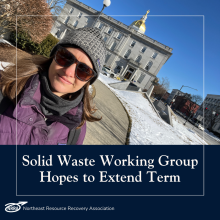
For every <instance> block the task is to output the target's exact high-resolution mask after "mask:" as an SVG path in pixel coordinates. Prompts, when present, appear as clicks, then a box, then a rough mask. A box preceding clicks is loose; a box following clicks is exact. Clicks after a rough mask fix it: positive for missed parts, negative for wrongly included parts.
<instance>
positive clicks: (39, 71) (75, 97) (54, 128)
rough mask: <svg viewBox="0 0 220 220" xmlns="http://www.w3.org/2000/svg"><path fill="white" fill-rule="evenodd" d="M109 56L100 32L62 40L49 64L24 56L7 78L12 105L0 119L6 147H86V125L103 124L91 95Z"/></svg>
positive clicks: (3, 83) (3, 84)
mask: <svg viewBox="0 0 220 220" xmlns="http://www.w3.org/2000/svg"><path fill="white" fill-rule="evenodd" d="M105 53H106V51H105V43H104V41H103V40H102V35H101V34H100V32H99V30H97V29H95V28H81V29H77V30H74V31H72V32H70V33H69V34H68V35H66V36H65V37H64V38H63V39H62V40H60V42H59V43H58V44H57V45H55V47H54V48H53V49H52V51H51V54H50V58H49V59H46V58H44V57H42V56H32V57H19V56H18V58H17V65H13V66H9V67H6V68H5V70H4V72H2V73H1V79H0V88H1V93H2V95H3V96H4V97H7V98H9V99H10V100H11V101H12V102H11V103H10V105H9V106H8V108H7V109H6V110H5V111H4V113H2V114H1V115H0V144H5V145H7V144H21V145H26V144H28V145H32V144H34V145H39V144H40V145H41V144H44V145H50V144H53V145H57V144H61V145H62V144H76V145H80V144H83V140H84V138H85V133H86V121H91V122H93V121H98V120H100V119H99V118H96V117H94V116H93V115H92V114H93V113H94V112H95V110H96V109H94V107H91V105H90V94H89V90H88V89H89V85H91V84H92V83H94V82H95V80H96V79H97V77H98V75H99V72H100V71H101V69H102V66H103V64H104V61H105ZM16 67H17V68H16ZM16 76H17V77H16ZM4 101H5V98H4V100H2V102H1V103H3V102H4Z"/></svg>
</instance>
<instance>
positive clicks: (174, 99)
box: [171, 85, 198, 107]
mask: <svg viewBox="0 0 220 220" xmlns="http://www.w3.org/2000/svg"><path fill="white" fill-rule="evenodd" d="M183 87H189V86H184V85H182V87H181V88H180V91H181V89H182V88H183ZM189 88H190V89H194V88H192V87H189ZM194 90H196V91H198V90H197V89H194ZM178 94H179V91H178V92H177V95H178ZM177 95H175V96H174V98H173V103H174V102H175V101H176V96H177ZM173 103H172V105H171V107H172V106H173Z"/></svg>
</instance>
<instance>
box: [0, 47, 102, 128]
mask: <svg viewBox="0 0 220 220" xmlns="http://www.w3.org/2000/svg"><path fill="white" fill-rule="evenodd" d="M17 52H18V51H17ZM17 55H18V56H17V65H16V60H15V58H14V59H12V62H11V63H12V64H11V65H9V66H7V67H3V69H4V71H1V74H0V89H1V90H2V94H3V96H7V97H8V98H9V99H11V100H12V101H13V103H14V104H16V96H17V99H19V95H20V94H21V92H22V90H23V88H24V86H25V84H26V82H27V81H28V79H29V78H30V77H31V76H33V75H34V74H37V73H39V71H40V70H46V71H48V69H49V67H50V64H51V63H52V61H53V57H54V56H52V57H50V58H46V57H44V56H41V55H29V54H28V55H26V54H25V55H24V54H20V53H18V54H17ZM16 66H17V72H16ZM16 81H17V83H16ZM16 85H17V93H16ZM89 85H90V83H89V82H87V83H86V84H85V85H84V95H83V103H84V105H83V115H82V122H81V124H80V125H79V126H78V127H77V128H80V127H82V125H83V124H84V123H85V121H90V122H94V121H99V120H101V118H97V117H95V116H93V114H94V113H95V112H96V111H97V109H96V108H95V105H94V104H93V103H92V97H91V94H90V92H89ZM69 98H70V99H71V98H72V96H69Z"/></svg>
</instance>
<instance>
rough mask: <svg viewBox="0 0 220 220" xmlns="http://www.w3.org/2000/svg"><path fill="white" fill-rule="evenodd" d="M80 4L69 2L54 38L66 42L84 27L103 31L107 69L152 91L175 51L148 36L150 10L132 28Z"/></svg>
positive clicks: (56, 28)
mask: <svg viewBox="0 0 220 220" xmlns="http://www.w3.org/2000/svg"><path fill="white" fill-rule="evenodd" d="M99 13H100V12H98V11H96V10H95V9H93V8H91V7H89V6H87V5H85V4H83V3H82V2H79V1H77V0H67V2H66V4H65V6H64V7H63V9H62V11H61V13H60V15H59V16H58V17H57V20H56V21H55V23H54V25H53V28H52V30H51V34H53V35H54V36H56V37H57V38H58V39H62V38H63V37H64V36H65V34H66V33H67V32H68V31H71V30H73V29H75V28H82V27H92V26H93V27H96V28H98V29H100V31H101V33H102V35H103V39H104V41H105V42H106V48H107V54H106V59H105V66H107V67H110V68H111V69H112V71H113V72H115V73H116V74H118V76H119V77H120V79H126V81H132V82H133V84H135V85H136V86H137V87H139V88H141V89H147V90H148V89H149V88H150V86H151V85H152V81H153V80H154V79H155V77H156V76H157V74H158V73H159V71H160V69H161V67H162V66H163V65H164V64H165V63H166V62H167V60H168V59H169V58H170V57H171V55H172V50H173V49H172V48H170V47H169V46H166V45H164V44H162V43H160V42H158V41H156V40H154V39H152V38H150V37H148V36H146V35H145V34H146V33H145V32H146V24H145V23H146V20H147V15H148V13H149V10H148V11H147V13H146V14H145V15H143V17H142V18H140V20H137V21H134V22H133V23H132V24H131V25H130V26H127V25H125V24H123V23H122V22H120V21H118V20H116V19H114V18H112V17H110V16H108V15H105V14H102V15H101V16H100V17H99V19H98V21H96V18H97V16H98V15H99Z"/></svg>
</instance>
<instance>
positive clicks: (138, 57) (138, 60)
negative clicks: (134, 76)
mask: <svg viewBox="0 0 220 220" xmlns="http://www.w3.org/2000/svg"><path fill="white" fill-rule="evenodd" d="M141 58H142V57H141V55H139V56H137V58H136V59H135V62H137V63H140V61H141Z"/></svg>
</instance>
